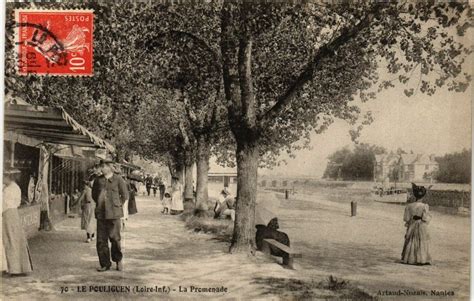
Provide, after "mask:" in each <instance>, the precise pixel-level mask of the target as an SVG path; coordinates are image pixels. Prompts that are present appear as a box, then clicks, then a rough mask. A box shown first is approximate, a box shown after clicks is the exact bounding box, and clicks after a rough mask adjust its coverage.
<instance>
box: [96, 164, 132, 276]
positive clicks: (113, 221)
mask: <svg viewBox="0 0 474 301" xmlns="http://www.w3.org/2000/svg"><path fill="white" fill-rule="evenodd" d="M113 164H114V162H113V161H108V160H103V161H102V162H101V164H100V168H101V170H102V175H101V176H100V177H98V178H96V179H95V181H94V185H93V187H92V198H93V199H94V202H95V203H96V209H95V216H96V219H97V230H96V231H97V244H96V247H97V254H98V255H99V262H100V268H98V269H97V271H99V272H105V271H107V270H110V267H111V265H112V263H111V261H110V257H112V261H114V262H115V263H116V264H117V270H119V271H122V270H123V266H122V257H123V255H122V250H121V246H120V239H121V238H120V227H121V220H120V218H121V217H123V204H124V203H125V201H126V200H127V199H128V189H127V184H126V183H125V181H124V180H123V178H122V177H121V176H119V175H117V174H114V167H113ZM109 240H110V242H111V245H112V247H111V249H110V250H109Z"/></svg>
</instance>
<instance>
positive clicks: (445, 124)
mask: <svg viewBox="0 0 474 301" xmlns="http://www.w3.org/2000/svg"><path fill="white" fill-rule="evenodd" d="M472 92H473V89H472V85H471V89H469V90H468V91H466V92H465V93H452V92H448V91H447V90H445V89H443V90H440V91H438V92H437V93H436V94H435V95H434V96H432V97H429V96H426V95H423V94H421V93H419V94H417V95H415V96H412V97H410V98H408V97H406V96H405V94H404V93H403V88H394V89H392V90H389V91H385V92H383V93H381V94H379V95H378V97H377V99H375V100H372V101H369V102H367V103H365V104H363V106H362V109H363V111H368V110H370V111H372V116H373V117H374V121H373V122H372V124H370V125H369V126H366V127H364V128H363V130H362V132H361V135H360V138H359V142H362V143H370V144H376V145H380V146H383V147H385V148H386V149H388V150H396V149H397V148H399V147H400V148H402V149H404V150H406V151H410V150H413V152H415V153H426V154H436V155H443V154H445V153H450V152H456V151H460V150H462V149H463V148H466V149H469V148H471V102H472V97H473V95H474V94H473V93H472ZM350 129H351V126H350V125H348V124H347V123H346V122H345V121H342V120H336V121H335V123H333V124H332V125H331V126H330V127H329V129H328V130H326V132H324V133H323V134H319V135H318V134H315V133H314V134H313V135H312V136H311V146H312V150H302V151H299V152H296V153H295V154H296V158H295V159H291V158H289V157H288V156H281V157H280V158H281V159H285V160H286V161H287V162H288V164H287V165H285V164H282V165H281V166H279V167H275V168H274V169H273V170H262V172H263V173H265V174H288V175H307V176H315V177H320V176H322V174H323V172H324V169H325V168H326V163H327V157H328V156H329V155H330V154H331V153H333V152H334V151H336V150H337V149H339V148H342V147H344V146H346V145H348V146H350V147H353V146H354V143H353V142H352V141H351V138H350V135H349V130H350Z"/></svg>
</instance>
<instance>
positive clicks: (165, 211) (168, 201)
mask: <svg viewBox="0 0 474 301" xmlns="http://www.w3.org/2000/svg"><path fill="white" fill-rule="evenodd" d="M162 204H163V211H161V213H163V214H169V211H170V207H171V194H170V193H169V192H165V195H164V197H163V201H162Z"/></svg>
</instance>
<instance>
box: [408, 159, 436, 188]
mask: <svg viewBox="0 0 474 301" xmlns="http://www.w3.org/2000/svg"><path fill="white" fill-rule="evenodd" d="M399 164H400V167H401V170H400V175H401V177H400V178H401V180H402V181H405V182H410V181H430V182H431V181H432V180H433V179H432V178H433V174H434V172H436V171H438V169H439V164H438V162H436V161H435V159H434V155H426V154H417V155H416V154H402V155H401V156H400V163H399Z"/></svg>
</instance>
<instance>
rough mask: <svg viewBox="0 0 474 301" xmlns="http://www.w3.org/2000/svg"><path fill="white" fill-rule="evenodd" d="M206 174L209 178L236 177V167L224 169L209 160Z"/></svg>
mask: <svg viewBox="0 0 474 301" xmlns="http://www.w3.org/2000/svg"><path fill="white" fill-rule="evenodd" d="M207 174H208V175H209V176H237V167H228V166H225V167H224V166H221V165H218V164H217V163H216V162H213V161H212V160H211V162H210V164H209V172H208V173H207Z"/></svg>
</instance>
